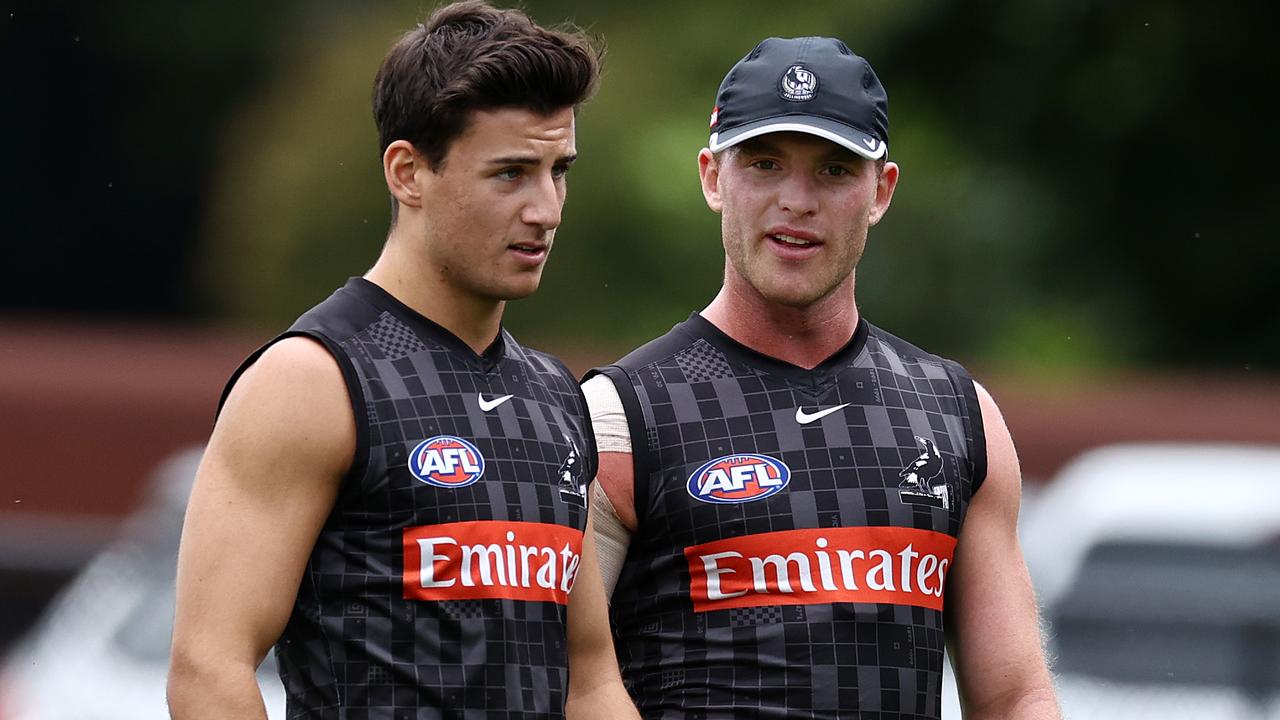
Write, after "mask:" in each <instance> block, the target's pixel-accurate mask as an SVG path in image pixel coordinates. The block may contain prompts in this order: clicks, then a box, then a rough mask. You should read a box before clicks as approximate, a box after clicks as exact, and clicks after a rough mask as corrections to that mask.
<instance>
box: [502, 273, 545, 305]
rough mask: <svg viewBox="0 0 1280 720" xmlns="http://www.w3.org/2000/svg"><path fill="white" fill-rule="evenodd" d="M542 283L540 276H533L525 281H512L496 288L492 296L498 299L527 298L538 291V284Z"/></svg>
mask: <svg viewBox="0 0 1280 720" xmlns="http://www.w3.org/2000/svg"><path fill="white" fill-rule="evenodd" d="M541 284H542V279H541V278H534V279H533V280H531V281H527V282H513V283H509V284H508V285H506V286H505V287H502V288H498V289H496V290H497V291H496V292H495V293H494V297H496V298H498V299H499V300H520V299H523V298H527V297H529V296H530V295H532V294H534V293H535V292H537V291H538V286H539V285H541Z"/></svg>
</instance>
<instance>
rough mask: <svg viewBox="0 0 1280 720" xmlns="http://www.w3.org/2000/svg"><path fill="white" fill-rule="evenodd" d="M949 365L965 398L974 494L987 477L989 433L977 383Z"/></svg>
mask: <svg viewBox="0 0 1280 720" xmlns="http://www.w3.org/2000/svg"><path fill="white" fill-rule="evenodd" d="M949 366H950V369H951V372H950V375H951V378H952V382H954V383H955V384H956V389H957V390H959V391H960V396H961V397H962V398H963V399H964V417H965V424H966V425H967V426H968V430H969V442H970V446H969V458H970V462H971V463H972V467H973V482H972V488H973V489H972V490H971V491H970V496H972V495H975V494H977V492H978V489H979V488H980V487H982V482H983V481H984V480H986V479H987V435H986V431H985V430H984V429H983V427H984V426H983V424H982V404H981V403H979V402H978V387H977V383H975V382H974V380H973V378H972V377H970V376H969V373H967V372H965V371H964V370H963V369H961V368H959V367H958V366H955V365H951V364H949Z"/></svg>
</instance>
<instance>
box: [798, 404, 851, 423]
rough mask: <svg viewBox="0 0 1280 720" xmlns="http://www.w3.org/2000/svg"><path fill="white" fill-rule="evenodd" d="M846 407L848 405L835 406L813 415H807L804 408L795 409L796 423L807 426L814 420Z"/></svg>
mask: <svg viewBox="0 0 1280 720" xmlns="http://www.w3.org/2000/svg"><path fill="white" fill-rule="evenodd" d="M847 407H849V403H845V404H843V405H837V406H835V407H829V408H827V409H826V410H819V411H818V412H816V413H813V414H809V413H807V412H805V411H804V408H796V422H798V423H800V424H801V425H808V424H809V423H811V422H813V421H814V420H821V419H822V418H824V417H826V416H828V415H830V414H831V413H833V412H837V411H839V410H843V409H845V408H847Z"/></svg>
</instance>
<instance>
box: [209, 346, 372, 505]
mask: <svg viewBox="0 0 1280 720" xmlns="http://www.w3.org/2000/svg"><path fill="white" fill-rule="evenodd" d="M291 337H305V338H310V339H312V340H315V341H316V342H318V343H320V344H321V345H322V346H324V349H325V350H327V351H329V355H330V356H332V357H333V359H334V360H335V361H336V362H337V363H338V368H339V369H340V370H342V379H343V381H344V383H345V384H346V386H347V397H348V398H349V399H350V401H351V412H352V413H353V416H354V420H355V425H356V451H355V455H354V456H353V457H352V458H351V468H350V469H349V470H348V471H347V475H346V477H345V478H343V485H344V486H345V485H349V484H350V483H352V482H359V481H360V480H362V479H363V478H364V476H365V473H366V472H367V471H368V466H369V423H368V421H367V420H366V418H367V413H366V411H365V398H364V392H363V391H362V390H361V389H360V378H359V376H358V375H356V368H355V365H354V364H353V363H352V362H351V358H350V357H348V356H347V354H346V353H345V352H343V351H342V348H340V347H339V346H338V344H337V343H336V342H334V341H333V340H332V339H330V338H329V337H328V336H327V335H324V334H321V333H318V332H315V331H313V330H289V331H287V332H283V333H281V334H279V335H277V336H275V337H274V338H272V339H271V340H269V341H268V342H266V343H265V344H263V346H262V347H260V348H258V349H257V350H254V351H253V354H251V355H249V357H247V358H245V360H244V362H242V363H240V367H238V368H236V371H235V372H234V373H232V374H231V379H229V380H227V384H226V386H225V387H224V388H223V389H222V396H221V397H219V398H218V410H217V412H216V413H215V414H214V419H215V420H216V419H217V416H218V415H221V414H222V406H223V405H225V404H226V402H227V397H228V396H229V395H230V394H231V388H233V387H235V384H236V381H237V380H239V379H240V376H241V375H243V374H244V372H245V371H246V370H248V369H249V367H250V366H251V365H253V364H254V363H255V362H257V361H258V358H260V357H262V354H263V353H264V352H266V351H267V349H268V348H270V347H271V346H272V345H275V344H276V343H278V342H280V341H281V340H284V339H286V338H291Z"/></svg>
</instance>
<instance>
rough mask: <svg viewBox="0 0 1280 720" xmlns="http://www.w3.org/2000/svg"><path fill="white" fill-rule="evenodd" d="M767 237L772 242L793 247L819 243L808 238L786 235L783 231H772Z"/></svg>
mask: <svg viewBox="0 0 1280 720" xmlns="http://www.w3.org/2000/svg"><path fill="white" fill-rule="evenodd" d="M768 237H769V239H770V240H773V241H774V242H778V243H782V244H784V245H791V246H793V247H809V246H811V245H818V244H820V243H818V241H816V240H808V239H806V238H802V237H796V236H795V235H786V234H783V233H772V234H770V235H769V236H768Z"/></svg>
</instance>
